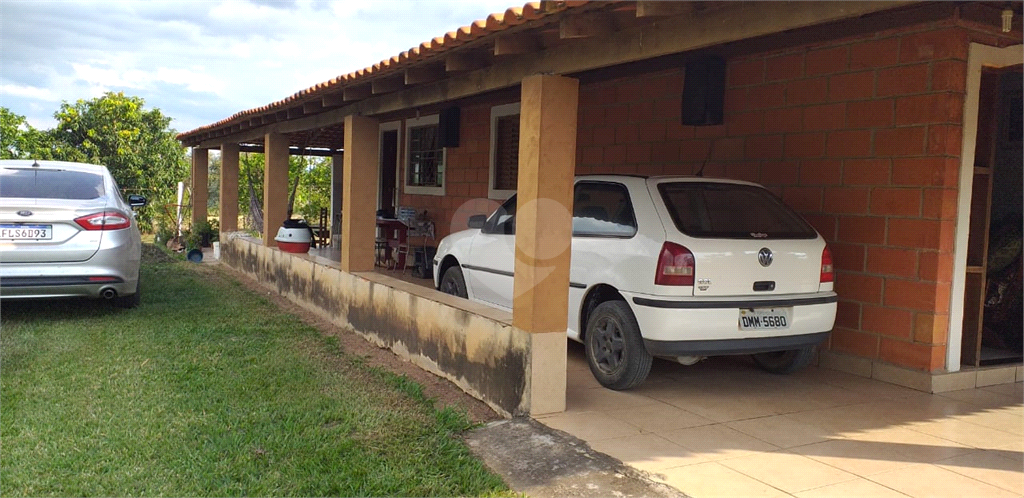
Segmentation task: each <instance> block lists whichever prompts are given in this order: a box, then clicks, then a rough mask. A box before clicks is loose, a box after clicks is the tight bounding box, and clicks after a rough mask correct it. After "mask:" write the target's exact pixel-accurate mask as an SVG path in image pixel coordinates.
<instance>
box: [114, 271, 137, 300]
mask: <svg viewBox="0 0 1024 498" xmlns="http://www.w3.org/2000/svg"><path fill="white" fill-rule="evenodd" d="M141 303H142V275H139V278H137V279H135V294H132V295H130V296H117V297H115V298H114V306H116V307H118V308H134V307H136V306H138V305H139V304H141Z"/></svg>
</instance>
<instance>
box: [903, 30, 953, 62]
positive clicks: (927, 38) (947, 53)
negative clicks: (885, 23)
mask: <svg viewBox="0 0 1024 498" xmlns="http://www.w3.org/2000/svg"><path fill="white" fill-rule="evenodd" d="M940 59H959V60H967V35H966V33H965V32H964V31H963V30H962V29H945V30H941V31H929V32H925V33H916V34H912V35H907V36H904V37H903V39H902V40H901V43H900V62H918V61H930V60H940Z"/></svg>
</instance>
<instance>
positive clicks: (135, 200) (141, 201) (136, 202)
mask: <svg viewBox="0 0 1024 498" xmlns="http://www.w3.org/2000/svg"><path fill="white" fill-rule="evenodd" d="M147 202H148V201H147V200H146V198H145V197H143V196H141V195H136V194H131V195H129V196H128V205H129V206H131V207H132V208H140V207H142V206H145V205H146V203H147Z"/></svg>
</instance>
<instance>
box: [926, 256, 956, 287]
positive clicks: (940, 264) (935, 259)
mask: <svg viewBox="0 0 1024 498" xmlns="http://www.w3.org/2000/svg"><path fill="white" fill-rule="evenodd" d="M920 261H921V263H920V268H919V270H918V277H919V278H920V279H921V280H924V281H927V282H939V283H949V282H952V281H953V253H951V252H935V251H923V252H921V256H920Z"/></svg>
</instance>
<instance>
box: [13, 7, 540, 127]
mask: <svg viewBox="0 0 1024 498" xmlns="http://www.w3.org/2000/svg"><path fill="white" fill-rule="evenodd" d="M524 3H525V2H524V1H522V0H519V1H515V0H404V1H400V0H366V1H363V2H356V1H331V0H175V1H158V0H150V1H147V0H100V1H84V0H81V1H77V0H76V1H72V0H57V1H47V0H2V1H0V107H6V108H8V109H9V110H10V111H11V112H13V113H14V114H18V115H20V116H25V118H26V120H27V121H28V124H29V125H31V126H32V127H34V128H36V129H49V128H53V127H54V126H55V125H56V122H55V121H54V119H53V114H54V113H55V112H56V111H57V110H58V109H60V105H61V103H62V102H68V103H74V102H76V101H78V100H90V99H93V98H96V97H100V96H102V95H103V94H104V93H105V92H124V94H125V95H130V96H136V97H141V98H142V99H143V100H144V101H145V107H146V109H150V110H151V109H154V108H156V109H160V111H161V112H162V113H163V114H164V115H165V116H167V117H170V118H172V121H171V128H173V129H175V130H176V131H178V132H185V131H190V130H193V129H195V128H198V127H200V126H204V125H207V124H211V123H214V122H217V121H220V120H222V119H224V118H227V117H229V116H231V115H233V114H235V113H237V112H240V111H243V110H247V109H252V108H256V107H261V106H264V105H266V104H269V103H271V102H275V101H278V100H282V99H284V98H286V97H289V96H291V95H292V94H295V93H297V92H299V91H301V90H304V89H306V88H309V87H311V86H313V85H315V84H317V83H321V82H324V81H328V80H330V79H332V78H334V77H336V76H339V75H342V74H347V73H350V72H352V71H356V70H359V69H362V68H365V67H368V66H372V65H373V64H376V63H377V62H380V61H381V60H384V59H388V58H390V57H392V56H394V55H398V54H399V53H401V52H404V51H406V50H409V49H411V48H413V47H415V46H418V45H419V44H420V43H422V42H424V41H427V40H430V39H432V38H435V37H438V36H443V35H444V34H445V33H446V32H449V31H454V30H455V29H457V28H459V27H460V26H466V25H469V24H471V23H472V22H473V21H475V20H478V19H485V18H486V17H487V16H488V15H489V14H492V13H495V12H503V11H504V10H505V9H506V8H508V7H512V6H517V7H521V6H522V5H523V4H524Z"/></svg>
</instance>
